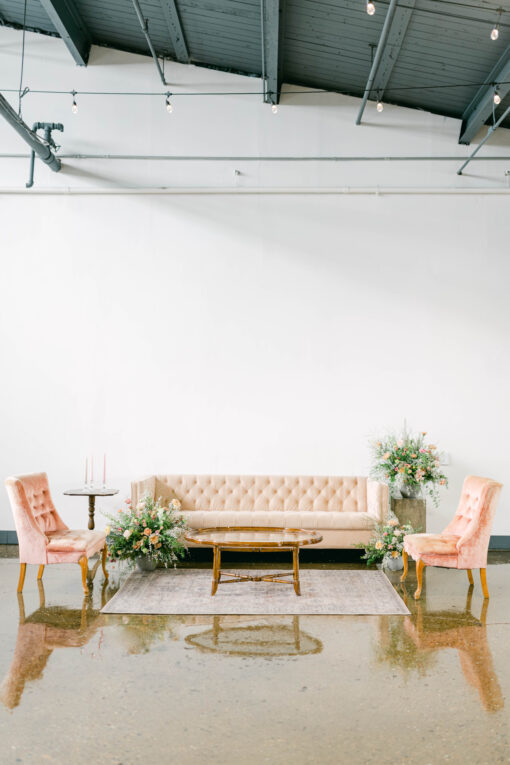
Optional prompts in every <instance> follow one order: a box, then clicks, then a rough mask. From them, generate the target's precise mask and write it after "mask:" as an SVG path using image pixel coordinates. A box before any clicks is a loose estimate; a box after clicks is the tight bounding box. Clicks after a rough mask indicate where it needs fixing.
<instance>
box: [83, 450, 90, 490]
mask: <svg viewBox="0 0 510 765" xmlns="http://www.w3.org/2000/svg"><path fill="white" fill-rule="evenodd" d="M88 480H89V459H88V457H85V483H84V484H83V485H84V486H86V485H87V481H88Z"/></svg>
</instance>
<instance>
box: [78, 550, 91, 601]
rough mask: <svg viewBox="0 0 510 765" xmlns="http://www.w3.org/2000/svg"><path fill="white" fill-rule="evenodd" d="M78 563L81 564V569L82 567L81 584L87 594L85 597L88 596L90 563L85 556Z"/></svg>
mask: <svg viewBox="0 0 510 765" xmlns="http://www.w3.org/2000/svg"><path fill="white" fill-rule="evenodd" d="M78 563H79V564H80V567H81V583H82V585H83V592H84V593H85V595H88V594H89V587H88V584H87V574H88V570H89V562H88V560H87V558H86V557H85V555H84V556H83V557H82V558H80V560H79V561H78Z"/></svg>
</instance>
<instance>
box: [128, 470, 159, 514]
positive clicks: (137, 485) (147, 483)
mask: <svg viewBox="0 0 510 765" xmlns="http://www.w3.org/2000/svg"><path fill="white" fill-rule="evenodd" d="M147 496H149V497H152V499H156V476H155V475H150V476H147V478H142V479H141V480H140V481H132V483H131V505H132V507H136V505H137V504H138V502H140V500H141V499H142V498H143V497H147Z"/></svg>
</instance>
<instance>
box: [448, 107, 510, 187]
mask: <svg viewBox="0 0 510 765" xmlns="http://www.w3.org/2000/svg"><path fill="white" fill-rule="evenodd" d="M509 112H510V106H509V107H508V108H507V109H505V111H504V112H503V114H502V115H501V117H500V118H499V119H498V121H497V122H495V123H494V125H492V127H490V128H489V130H488V131H487V135H486V136H485V138H483V139H482V140H481V141H480V143H479V144H478V146H477V147H476V149H475V150H474V151H473V153H472V154H470V156H469V157H468V158H467V159H466V161H465V162H464V164H463V165H462V167H459V169H458V170H457V175H462V171H463V170H464V168H465V167H466V165H468V164H469V163H470V162H471V160H472V159H474V158H475V155H476V154H478V152H479V151H480V149H481V148H482V146H483V145H484V143H485V142H486V141H488V140H489V138H490V137H491V135H492V134H493V133H494V131H495V130H496V128H497V127H499V125H501V123H502V122H503V120H504V119H505V117H506V115H507V114H508V113H509Z"/></svg>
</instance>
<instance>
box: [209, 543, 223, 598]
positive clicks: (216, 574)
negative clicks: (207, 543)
mask: <svg viewBox="0 0 510 765" xmlns="http://www.w3.org/2000/svg"><path fill="white" fill-rule="evenodd" d="M220 567H221V550H220V548H219V547H217V546H216V545H215V546H214V548H213V581H212V587H211V595H216V590H217V589H218V583H219V581H220V577H221V573H220Z"/></svg>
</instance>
